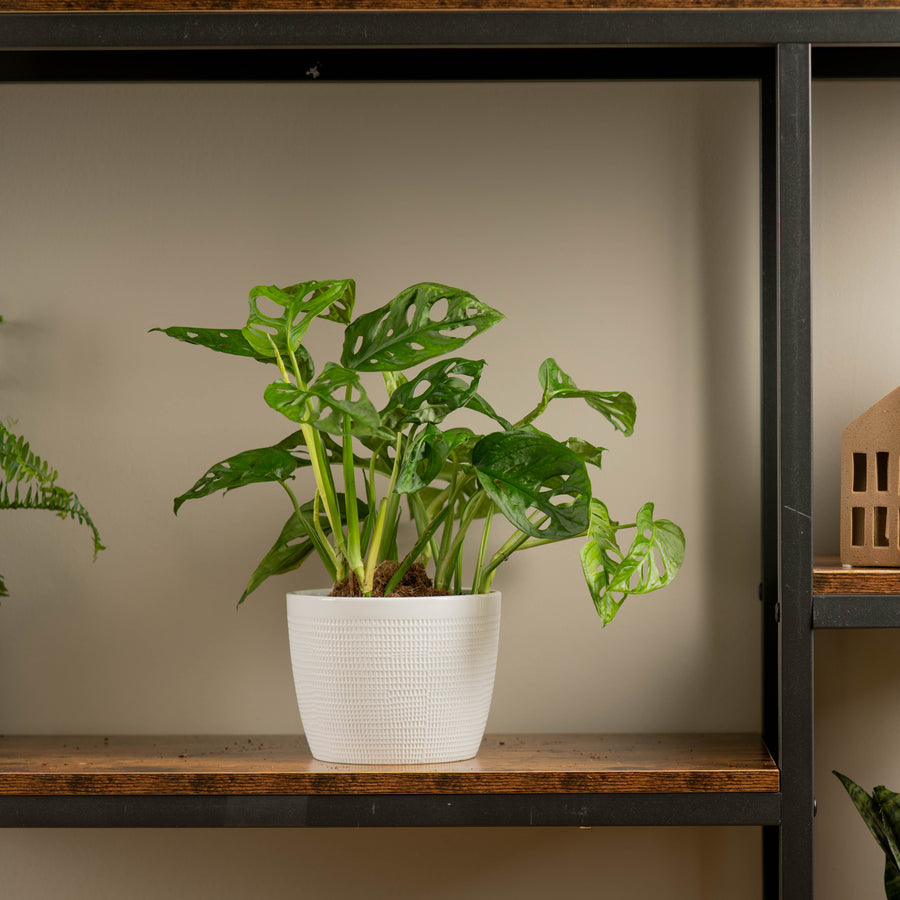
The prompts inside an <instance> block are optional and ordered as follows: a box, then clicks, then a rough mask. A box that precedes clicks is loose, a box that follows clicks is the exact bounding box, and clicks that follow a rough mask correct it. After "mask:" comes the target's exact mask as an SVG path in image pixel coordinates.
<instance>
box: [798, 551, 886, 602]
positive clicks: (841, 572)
mask: <svg viewBox="0 0 900 900" xmlns="http://www.w3.org/2000/svg"><path fill="white" fill-rule="evenodd" d="M813 593H814V594H847V595H849V594H900V569H880V568H864V567H861V566H853V567H850V568H844V567H843V566H842V565H841V563H840V560H839V559H838V558H837V557H823V558H821V559H817V560H816V563H815V566H814V567H813Z"/></svg>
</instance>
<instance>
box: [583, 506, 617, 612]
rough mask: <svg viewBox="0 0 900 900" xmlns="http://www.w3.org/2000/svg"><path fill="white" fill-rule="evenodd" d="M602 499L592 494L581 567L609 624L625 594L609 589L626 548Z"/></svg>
mask: <svg viewBox="0 0 900 900" xmlns="http://www.w3.org/2000/svg"><path fill="white" fill-rule="evenodd" d="M616 524H617V523H615V522H613V521H612V519H611V518H610V516H609V510H608V509H607V508H606V504H605V503H603V501H602V500H598V499H597V498H596V497H593V498H591V525H590V532H589V534H588V539H587V541H586V542H585V544H584V546H583V547H582V548H581V568H582V571H583V572H584V579H585V581H586V582H587V586H588V590H589V591H590V594H591V599H592V600H593V601H594V606H595V607H596V609H597V614H598V615H599V616H600V618H601V620H602V621H603V624H604V625H608V624H609V623H610V622H611V621H612V620H613V618H614V617H615V615H616V613H617V612H618V611H619V607H620V606H621V605H622V603H623V602H624V601H625V595H621V594H620V595H619V596H614V595H613V594H612V593H611V592H610V590H609V581H610V577H611V573H612V572H614V571H615V568H616V566H617V565H618V563H619V560H620V559H621V558H622V551H621V550H620V549H619V544H618V542H617V541H616V529H615V526H616Z"/></svg>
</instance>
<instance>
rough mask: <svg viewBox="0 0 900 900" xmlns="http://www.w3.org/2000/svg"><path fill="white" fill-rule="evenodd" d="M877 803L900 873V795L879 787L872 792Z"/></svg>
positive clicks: (882, 786) (892, 856)
mask: <svg viewBox="0 0 900 900" xmlns="http://www.w3.org/2000/svg"><path fill="white" fill-rule="evenodd" d="M872 796H873V799H874V800H875V802H876V803H877V804H878V806H879V808H880V809H881V820H882V822H883V824H884V830H885V833H886V834H887V837H888V844H889V846H890V850H891V853H890V855H891V858H892V859H893V861H894V865H895V866H896V867H897V871H898V873H900V848H898V843H900V794H896V793H894V791H889V790H888V789H887V788H886V787H885V786H884V785H878V786H877V787H876V788H874V790H873V791H872Z"/></svg>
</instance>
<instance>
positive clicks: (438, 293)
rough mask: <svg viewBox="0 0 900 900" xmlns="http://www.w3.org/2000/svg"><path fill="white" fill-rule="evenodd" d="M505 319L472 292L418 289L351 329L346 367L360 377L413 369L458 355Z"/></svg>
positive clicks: (437, 287) (345, 351)
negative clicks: (484, 332)
mask: <svg viewBox="0 0 900 900" xmlns="http://www.w3.org/2000/svg"><path fill="white" fill-rule="evenodd" d="M443 301H446V309H444V308H443ZM436 308H437V310H439V312H438V311H436ZM502 318H503V315H502V314H501V313H499V312H497V310H496V309H492V308H491V307H490V306H488V305H487V304H486V303H482V302H481V301H480V300H478V299H477V298H475V297H473V296H472V294H470V293H469V292H468V291H463V290H460V289H459V288H454V287H448V286H447V285H443V284H435V283H432V282H426V283H422V284H414V285H413V286H412V287H409V288H407V289H406V290H405V291H403V292H402V293H400V294H398V295H397V296H396V297H395V298H394V299H393V300H391V301H390V302H389V303H387V304H385V305H384V306H382V307H380V308H379V309H376V310H373V311H372V312H370V313H366V314H365V315H362V316H360V317H359V318H358V319H357V320H356V321H355V322H353V323H352V324H351V325H349V326H348V327H347V330H346V332H345V336H344V349H343V353H342V355H341V363H342V364H343V365H344V366H345V367H346V368H348V369H355V370H356V371H359V372H382V371H395V370H397V369H408V368H409V367H410V366H417V365H420V364H421V363H424V362H427V361H428V360H429V359H433V358H434V357H436V356H443V355H444V354H445V353H452V352H453V351H455V350H458V349H459V348H460V347H462V346H463V344H465V343H466V342H467V341H469V340H471V339H472V338H473V337H475V335H477V334H480V333H481V332H482V331H485V330H486V329H488V328H490V327H491V325H494V324H496V323H497V322H499V321H500V320H501V319H502ZM463 332H465V333H463Z"/></svg>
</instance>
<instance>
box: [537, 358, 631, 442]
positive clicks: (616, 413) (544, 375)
mask: <svg viewBox="0 0 900 900" xmlns="http://www.w3.org/2000/svg"><path fill="white" fill-rule="evenodd" d="M538 379H539V380H540V383H541V387H542V388H543V389H544V398H543V405H546V404H547V403H549V402H550V401H551V400H555V399H557V398H562V399H581V400H584V401H585V402H586V403H587V405H588V406H590V407H591V409H595V410H597V412H599V413H600V414H601V415H602V416H603V417H604V418H605V419H606V420H607V421H608V422H609V423H610V424H611V425H612V426H613V427H614V428H616V429H617V430H618V431H621V432H623V433H624V434H626V435H630V434H631V433H632V432H633V431H634V422H635V418H636V416H637V407H636V405H635V402H634V398H633V397H632V396H631V394H628V393H626V392H625V391H584V390H581V389H580V388H579V387H578V386H577V385H576V384H575V382H574V381H573V380H572V378H571V377H570V376H569V375H567V374H566V373H565V372H563V370H562V369H560V367H559V366H558V365H557V363H556V360H555V359H552V358H549V359H545V360H544V361H543V362H542V363H541V367H540V369H539V371H538Z"/></svg>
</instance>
